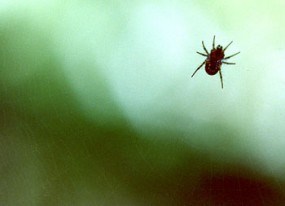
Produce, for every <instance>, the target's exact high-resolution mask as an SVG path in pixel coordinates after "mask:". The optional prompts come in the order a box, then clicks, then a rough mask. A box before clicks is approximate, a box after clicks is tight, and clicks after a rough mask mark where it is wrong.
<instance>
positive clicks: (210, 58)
mask: <svg viewBox="0 0 285 206" xmlns="http://www.w3.org/2000/svg"><path fill="white" fill-rule="evenodd" d="M231 43H233V41H231V42H230V43H229V44H228V45H227V46H226V47H225V48H224V49H223V47H222V46H220V45H218V46H217V47H216V48H215V36H214V38H213V48H212V50H211V53H210V54H209V52H208V50H207V49H206V47H205V45H204V41H202V45H203V48H204V50H205V52H206V54H203V53H200V52H197V53H198V54H200V55H202V56H205V57H207V58H206V60H205V61H204V62H203V63H202V64H201V65H200V66H199V67H198V68H197V69H196V70H195V72H194V73H193V74H192V76H191V77H193V76H194V75H195V73H196V72H197V71H198V70H199V69H200V68H201V67H202V66H203V65H204V64H206V65H205V70H206V72H207V74H209V75H215V74H216V73H217V72H219V74H220V79H221V84H222V88H223V76H222V71H221V66H222V64H229V65H232V64H235V63H230V62H225V61H224V60H227V59H229V58H231V57H233V56H235V55H237V54H239V53H240V52H237V53H235V54H233V55H230V56H227V57H225V53H224V52H225V51H226V49H227V48H228V47H229V46H230V45H231Z"/></svg>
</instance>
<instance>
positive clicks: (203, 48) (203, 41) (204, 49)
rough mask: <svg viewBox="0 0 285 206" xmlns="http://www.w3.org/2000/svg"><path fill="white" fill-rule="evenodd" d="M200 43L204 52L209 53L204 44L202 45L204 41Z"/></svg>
mask: <svg viewBox="0 0 285 206" xmlns="http://www.w3.org/2000/svg"><path fill="white" fill-rule="evenodd" d="M202 45H203V49H204V50H205V52H206V54H208V55H209V52H208V50H207V49H206V47H205V45H204V41H202Z"/></svg>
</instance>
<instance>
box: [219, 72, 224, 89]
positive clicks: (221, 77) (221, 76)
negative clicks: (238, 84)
mask: <svg viewBox="0 0 285 206" xmlns="http://www.w3.org/2000/svg"><path fill="white" fill-rule="evenodd" d="M219 74H220V79H221V85H222V89H223V87H224V85H223V75H222V71H221V70H219Z"/></svg>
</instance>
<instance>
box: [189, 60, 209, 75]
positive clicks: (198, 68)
mask: <svg viewBox="0 0 285 206" xmlns="http://www.w3.org/2000/svg"><path fill="white" fill-rule="evenodd" d="M205 63H206V61H204V62H203V63H202V64H201V65H200V66H199V67H198V68H197V69H196V70H195V72H194V73H193V74H192V76H191V77H193V76H194V75H195V73H196V72H197V71H198V70H199V69H200V68H201V67H202V66H203V65H204V64H205Z"/></svg>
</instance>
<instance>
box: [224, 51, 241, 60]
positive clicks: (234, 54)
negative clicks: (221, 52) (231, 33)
mask: <svg viewBox="0 0 285 206" xmlns="http://www.w3.org/2000/svg"><path fill="white" fill-rule="evenodd" d="M239 53H240V52H237V53H235V54H233V55H230V56H228V57H225V58H224V59H223V60H225V59H229V58H231V57H233V56H235V55H238V54H239Z"/></svg>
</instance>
